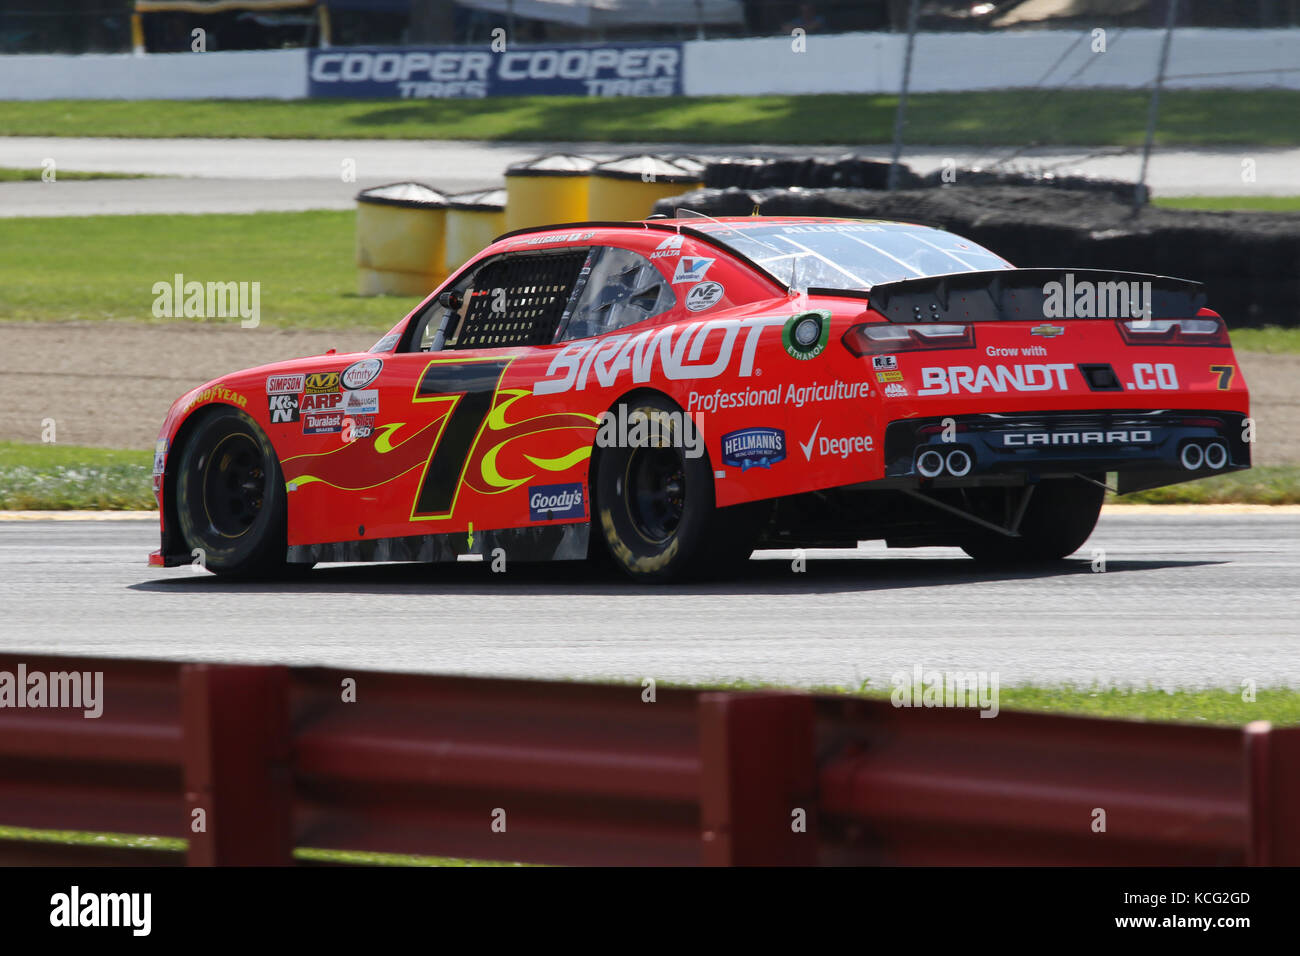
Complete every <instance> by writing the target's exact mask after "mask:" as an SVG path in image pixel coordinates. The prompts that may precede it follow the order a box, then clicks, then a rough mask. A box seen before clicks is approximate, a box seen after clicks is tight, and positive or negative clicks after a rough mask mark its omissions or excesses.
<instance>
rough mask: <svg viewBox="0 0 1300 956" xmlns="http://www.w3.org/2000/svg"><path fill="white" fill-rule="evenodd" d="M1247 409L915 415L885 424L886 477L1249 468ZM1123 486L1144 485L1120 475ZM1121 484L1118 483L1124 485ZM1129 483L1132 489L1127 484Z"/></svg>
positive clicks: (1199, 473) (1197, 474) (1179, 477)
mask: <svg viewBox="0 0 1300 956" xmlns="http://www.w3.org/2000/svg"><path fill="white" fill-rule="evenodd" d="M1244 421H1245V416H1244V415H1241V414H1240V413H1237V412H1222V411H1183V410H1177V411H1174V410H1160V411H1131V410H1104V411H1084V412H1029V413H1002V414H980V415H956V416H949V417H946V418H913V419H904V420H901V421H895V422H891V423H890V424H889V426H888V427H887V428H886V429H885V477H886V478H919V479H925V480H933V481H936V482H939V483H949V482H968V481H970V480H977V479H979V478H989V477H997V476H1006V477H1012V476H1023V477H1024V478H1025V479H1026V480H1029V481H1034V480H1037V478H1039V477H1046V476H1051V475H1054V474H1073V473H1077V472H1094V473H1095V472H1107V471H1115V472H1119V473H1120V475H1121V476H1124V475H1125V474H1126V473H1149V474H1152V475H1155V474H1158V475H1160V476H1162V480H1160V481H1159V482H1158V483H1159V484H1171V483H1174V482H1178V481H1186V480H1188V479H1192V478H1203V477H1206V476H1208V475H1214V474H1219V473H1222V472H1225V471H1236V470H1240V469H1243V468H1249V467H1250V444H1249V443H1248V442H1246V441H1245V440H1244V434H1245V426H1244V424H1243V423H1244ZM1123 484H1131V485H1132V484H1142V486H1144V487H1151V485H1149V484H1143V483H1142V482H1140V481H1139V482H1124V483H1123ZM1123 484H1122V485H1121V489H1123ZM1130 490H1136V488H1132V489H1130Z"/></svg>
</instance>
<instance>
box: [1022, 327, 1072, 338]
mask: <svg viewBox="0 0 1300 956" xmlns="http://www.w3.org/2000/svg"><path fill="white" fill-rule="evenodd" d="M1064 331H1065V329H1064V328H1062V327H1061V326H1059V325H1051V324H1050V323H1044V324H1042V325H1035V326H1034V327H1033V328H1032V329H1030V330H1029V334H1030V335H1041V336H1043V338H1047V339H1050V338H1054V337H1056V336H1058V335H1060V334H1061V333H1062V332H1064Z"/></svg>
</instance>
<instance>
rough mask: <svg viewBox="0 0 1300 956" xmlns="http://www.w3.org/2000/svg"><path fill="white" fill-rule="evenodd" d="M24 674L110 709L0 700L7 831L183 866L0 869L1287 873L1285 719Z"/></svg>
mask: <svg viewBox="0 0 1300 956" xmlns="http://www.w3.org/2000/svg"><path fill="white" fill-rule="evenodd" d="M20 663H21V664H25V665H26V669H27V672H28V673H33V672H38V671H39V672H43V673H48V672H58V671H63V672H67V671H102V672H103V674H104V704H103V715H102V716H101V717H99V718H95V719H89V718H85V717H83V716H82V714H81V712H80V711H76V710H66V709H63V710H56V709H17V708H13V707H9V706H4V707H0V824H3V825H8V826H16V827H30V828H38V829H54V830H82V831H92V832H118V833H133V834H151V835H158V836H168V837H183V838H186V839H188V841H189V849H188V851H187V853H185V854H180V853H175V852H170V853H169V852H166V851H124V850H116V849H111V848H101V847H95V846H89V847H82V846H67V845H59V844H45V843H33V842H26V841H0V863H10V864H12V863H36V862H46V863H63V864H77V863H82V864H87V863H108V864H114V865H121V864H123V863H133V862H134V863H144V864H149V865H157V864H158V863H165V862H170V863H181V862H189V863H190V864H192V865H193V864H197V865H212V864H291V863H293V862H294V859H293V850H294V847H304V846H305V847H319V848H329V849H341V850H360V851H370V852H385V853H414V854H428V855H437V856H455V857H468V858H480V859H497V860H518V861H522V862H537V863H553V864H699V863H703V864H764V863H786V864H817V863H821V864H899V863H902V864H914V863H915V864H952V863H956V864H962V863H983V864H990V863H992V864H1000V863H1006V864H1012V863H1028V864H1109V865H1124V864H1163V865H1170V864H1174V865H1176V864H1243V863H1246V864H1271V865H1297V864H1300V728H1294V729H1272V728H1270V727H1269V726H1268V725H1267V724H1253V725H1251V726H1250V727H1248V728H1246V729H1245V730H1234V729H1228V728H1217V727H1195V726H1184V725H1171V724H1145V723H1134V722H1124V721H1112V720H1096V719H1090V718H1076V717H1057V716H1048V715H1041V714H1029V713H1016V712H1009V711H1005V710H1004V711H1002V712H1001V714H1000V715H999V716H998V717H997V718H996V719H992V720H990V719H982V718H980V717H979V714H978V712H977V711H973V710H958V709H907V710H902V709H895V708H894V707H892V706H891V705H890V703H889V702H888V701H878V700H861V699H856V698H844V697H833V696H817V695H808V694H800V693H785V692H780V693H775V692H754V693H747V692H735V693H733V692H725V693H724V692H709V691H694V690H679V689H663V688H661V689H659V690H658V691H657V693H656V694H655V701H654V702H653V703H650V702H646V701H644V700H643V699H642V693H643V692H642V688H641V687H639V686H609V685H595V684H578V683H558V682H546V681H526V680H496V679H482V678H466V677H430V676H423V675H416V674H392V673H375V672H369V671H359V670H338V669H326V668H288V667H281V666H235V665H213V664H179V663H168V662H158V661H129V660H115V659H90V658H60V657H46V656H20V655H13V654H9V655H3V656H0V671H7V672H9V673H11V674H12V673H16V671H17V669H18V665H19V664H20ZM347 682H353V683H351V684H349V683H347ZM353 692H354V696H355V700H352V701H346V700H345V696H347V695H348V694H350V693H353ZM1098 811H1104V821H1105V829H1104V831H1102V830H1100V829H1098V821H1099V819H1100V816H1099V814H1098Z"/></svg>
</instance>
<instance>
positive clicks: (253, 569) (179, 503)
mask: <svg viewBox="0 0 1300 956" xmlns="http://www.w3.org/2000/svg"><path fill="white" fill-rule="evenodd" d="M200 414H202V416H203V417H202V418H201V419H200V420H199V421H198V423H197V424H196V425H195V426H194V430H193V431H191V432H190V433H189V435H188V436H186V438H185V442H184V446H183V447H182V448H181V450H180V458H179V459H178V464H177V468H176V473H175V484H174V489H175V490H174V494H175V496H176V519H177V524H178V526H179V530H180V533H181V536H182V538H183V539H184V541H185V548H186V550H187V551H190V552H191V553H193V550H194V549H196V548H199V549H202V552H203V554H202V560H203V563H204V564H205V566H206V567H207V569H208V570H209V571H213V572H215V573H217V574H226V575H235V576H254V575H258V576H261V575H273V574H276V573H278V572H283V571H284V570H285V569H286V564H285V550H286V544H287V511H288V508H287V504H286V500H285V490H284V475H283V473H282V472H281V471H280V461H279V459H278V458H277V457H276V454H275V449H274V448H272V447H271V443H270V441H269V440H267V437H266V435H264V434H263V433H262V430H261V429H260V428H259V427H258V426H257V424H256V423H255V422H254V421H253V420H252V419H251V418H249V417H248V416H247V415H245V414H244V413H243V412H241V411H239V410H238V409H236V408H232V407H230V406H227V405H221V406H213V408H212V409H211V410H206V411H204V412H202V413H200Z"/></svg>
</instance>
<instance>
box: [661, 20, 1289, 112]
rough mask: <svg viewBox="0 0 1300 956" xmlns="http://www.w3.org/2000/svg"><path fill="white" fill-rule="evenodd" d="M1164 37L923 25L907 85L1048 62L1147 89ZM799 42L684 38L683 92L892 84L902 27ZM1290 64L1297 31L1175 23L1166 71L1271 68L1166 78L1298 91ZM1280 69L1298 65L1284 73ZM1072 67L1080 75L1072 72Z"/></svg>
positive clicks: (945, 86)
mask: <svg viewBox="0 0 1300 956" xmlns="http://www.w3.org/2000/svg"><path fill="white" fill-rule="evenodd" d="M1162 36H1163V31H1161V30H1127V31H1125V30H1118V29H1112V30H1108V31H1107V35H1106V52H1105V53H1093V52H1092V38H1091V36H1090V35H1089V34H1088V33H1086V32H1085V31H1075V32H1066V31H1022V32H1014V33H922V34H919V35H918V36H917V38H916V47H915V50H914V52H913V61H912V87H911V88H912V89H913V90H914V91H916V92H919V93H930V92H941V91H949V90H993V89H1009V88H1013V87H1029V86H1034V85H1036V84H1038V83H1039V81H1040V80H1042V78H1043V76H1044V74H1048V71H1049V70H1051V71H1052V72H1051V73H1050V75H1048V76H1047V79H1046V80H1045V81H1044V84H1043V85H1044V86H1048V87H1052V86H1060V85H1063V84H1067V80H1068V81H1069V82H1068V86H1069V87H1127V88H1135V87H1145V86H1146V85H1147V84H1149V83H1150V82H1151V80H1152V79H1153V78H1154V76H1155V72H1156V68H1157V66H1158V65H1159V62H1160V42H1161V38H1162ZM1081 37H1082V39H1080V38H1081ZM804 42H805V43H806V44H807V49H806V52H803V53H795V52H794V51H793V49H792V43H793V41H792V40H791V38H790V37H786V36H782V37H770V38H760V39H750V40H704V41H699V40H693V41H690V42H688V43H687V44H686V52H685V56H684V69H685V84H684V87H685V92H686V95H688V96H708V95H714V94H742V95H757V94H764V93H893V92H896V91H897V90H898V84H899V78H900V76H901V74H902V65H903V53H904V48H905V46H906V42H907V38H906V36H905V35H900V34H891V33H852V34H843V35H840V36H817V35H812V36H808V37H805V38H804ZM1072 47H1073V49H1072ZM1067 53H1068V56H1067V55H1066V54H1067ZM1063 57H1064V59H1062V58H1063ZM1058 61H1060V62H1059V65H1057V66H1056V67H1055V69H1052V68H1053V64H1057V63H1058ZM1081 67H1082V69H1081V70H1080V68H1081ZM1297 68H1300V30H1190V29H1188V30H1179V31H1178V32H1177V33H1175V35H1174V41H1173V45H1172V47H1171V48H1170V57H1169V73H1170V74H1181V73H1213V72H1221V71H1246V70H1261V69H1266V70H1269V71H1271V72H1266V73H1252V74H1249V75H1238V76H1220V77H1204V78H1198V79H1186V80H1170V81H1169V84H1168V85H1169V86H1171V87H1182V88H1191V87H1198V86H1200V87H1236V88H1241V89H1250V88H1258V87H1266V86H1284V87H1288V88H1290V89H1300V70H1297ZM1287 69H1290V70H1293V71H1296V72H1289V73H1287V72H1281V71H1283V70H1287ZM1076 71H1079V73H1078V76H1075V77H1074V78H1073V79H1070V78H1071V77H1072V76H1073V75H1074V74H1075V72H1076Z"/></svg>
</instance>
